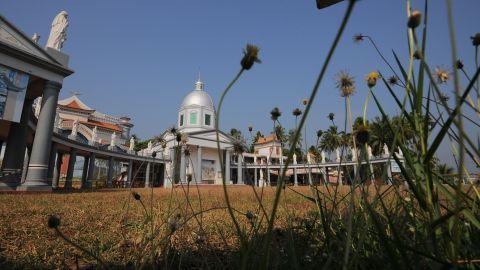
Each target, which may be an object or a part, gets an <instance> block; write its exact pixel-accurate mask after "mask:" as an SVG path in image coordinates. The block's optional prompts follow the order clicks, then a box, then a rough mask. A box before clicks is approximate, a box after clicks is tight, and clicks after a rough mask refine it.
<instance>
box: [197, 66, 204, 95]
mask: <svg viewBox="0 0 480 270" xmlns="http://www.w3.org/2000/svg"><path fill="white" fill-rule="evenodd" d="M203 86H204V84H203V82H202V80H201V79H200V71H199V72H198V80H197V82H196V83H195V90H198V91H202V90H203Z"/></svg>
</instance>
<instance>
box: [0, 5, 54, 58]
mask: <svg viewBox="0 0 480 270" xmlns="http://www.w3.org/2000/svg"><path fill="white" fill-rule="evenodd" d="M0 42H2V43H4V44H7V45H9V46H10V47H13V48H15V49H17V50H20V51H23V52H25V53H28V54H31V55H34V56H36V57H38V58H41V59H43V60H46V61H48V62H51V63H53V64H55V65H59V63H58V62H57V61H55V59H53V58H52V57H51V56H50V55H49V54H48V53H47V52H45V51H44V50H43V49H42V48H40V47H39V46H38V45H37V44H35V42H33V41H32V40H31V39H30V38H29V37H28V36H27V35H26V34H25V33H23V32H22V31H20V30H19V29H18V28H16V27H15V26H14V25H13V24H11V23H10V22H9V21H7V20H6V19H5V18H4V17H2V16H1V15H0Z"/></svg>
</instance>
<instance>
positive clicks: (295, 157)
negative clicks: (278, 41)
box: [293, 153, 297, 164]
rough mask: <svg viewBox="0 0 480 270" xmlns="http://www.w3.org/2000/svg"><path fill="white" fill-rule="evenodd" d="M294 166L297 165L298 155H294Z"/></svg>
mask: <svg viewBox="0 0 480 270" xmlns="http://www.w3.org/2000/svg"><path fill="white" fill-rule="evenodd" d="M293 164H297V154H295V153H293Z"/></svg>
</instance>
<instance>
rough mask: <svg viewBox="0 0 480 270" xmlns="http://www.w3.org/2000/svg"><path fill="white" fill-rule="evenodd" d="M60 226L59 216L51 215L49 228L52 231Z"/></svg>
mask: <svg viewBox="0 0 480 270" xmlns="http://www.w3.org/2000/svg"><path fill="white" fill-rule="evenodd" d="M58 226H60V217H58V216H57V215H51V216H50V217H48V227H49V228H51V229H55V228H57V227H58Z"/></svg>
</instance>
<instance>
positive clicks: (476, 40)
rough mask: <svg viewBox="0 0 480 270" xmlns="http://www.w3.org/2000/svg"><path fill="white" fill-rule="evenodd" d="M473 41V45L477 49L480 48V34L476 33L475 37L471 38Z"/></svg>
mask: <svg viewBox="0 0 480 270" xmlns="http://www.w3.org/2000/svg"><path fill="white" fill-rule="evenodd" d="M470 38H471V39H472V44H473V46H475V47H478V46H480V33H476V34H475V36H473V37H470Z"/></svg>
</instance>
